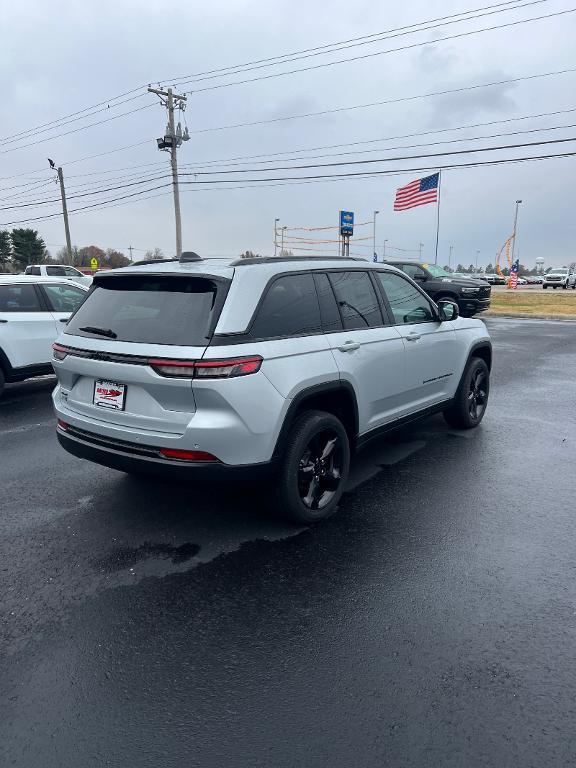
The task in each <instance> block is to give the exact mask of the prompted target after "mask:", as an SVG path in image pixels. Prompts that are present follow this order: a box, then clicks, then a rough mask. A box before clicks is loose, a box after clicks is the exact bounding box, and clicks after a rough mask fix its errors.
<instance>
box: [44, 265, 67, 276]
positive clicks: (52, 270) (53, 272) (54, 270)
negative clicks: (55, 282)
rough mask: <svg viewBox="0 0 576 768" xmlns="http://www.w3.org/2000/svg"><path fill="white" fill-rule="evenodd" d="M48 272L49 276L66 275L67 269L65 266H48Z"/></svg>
mask: <svg viewBox="0 0 576 768" xmlns="http://www.w3.org/2000/svg"><path fill="white" fill-rule="evenodd" d="M46 274H47V275H48V276H49V277H66V270H65V269H64V267H51V266H48V267H46Z"/></svg>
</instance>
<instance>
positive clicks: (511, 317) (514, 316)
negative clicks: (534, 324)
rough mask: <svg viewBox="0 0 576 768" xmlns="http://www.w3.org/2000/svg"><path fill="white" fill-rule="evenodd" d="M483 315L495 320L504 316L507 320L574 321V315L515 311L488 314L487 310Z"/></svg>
mask: <svg viewBox="0 0 576 768" xmlns="http://www.w3.org/2000/svg"><path fill="white" fill-rule="evenodd" d="M484 317H485V318H486V319H490V318H494V319H495V320H497V319H498V318H505V319H508V320H514V319H516V320H556V321H559V322H563V323H576V317H566V315H528V314H526V313H521V312H516V313H511V312H506V313H500V312H497V313H496V312H494V313H491V314H489V313H488V312H484Z"/></svg>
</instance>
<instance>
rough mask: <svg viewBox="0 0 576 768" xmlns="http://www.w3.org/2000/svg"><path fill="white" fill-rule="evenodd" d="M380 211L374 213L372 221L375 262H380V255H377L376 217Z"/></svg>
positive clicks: (373, 256)
mask: <svg viewBox="0 0 576 768" xmlns="http://www.w3.org/2000/svg"><path fill="white" fill-rule="evenodd" d="M379 213H380V211H374V217H373V219H372V258H373V260H374V261H378V255H377V253H376V216H377V215H378V214H379Z"/></svg>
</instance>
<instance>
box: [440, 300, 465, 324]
mask: <svg viewBox="0 0 576 768" xmlns="http://www.w3.org/2000/svg"><path fill="white" fill-rule="evenodd" d="M459 314H460V313H459V311H458V304H456V302H455V301H439V302H438V317H439V319H440V322H441V323H446V322H449V321H450V320H456V318H457V317H458V316H459Z"/></svg>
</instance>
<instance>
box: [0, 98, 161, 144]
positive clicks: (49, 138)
mask: <svg viewBox="0 0 576 768" xmlns="http://www.w3.org/2000/svg"><path fill="white" fill-rule="evenodd" d="M154 106H156V105H155V104H144V105H143V106H142V107H136V108H135V109H130V110H128V112H121V113H120V114H119V115H113V116H112V117H108V118H106V119H105V120H98V121H97V122H95V123H89V124H88V125H82V126H80V128H73V129H71V130H70V131H64V133H57V134H56V135H55V136H47V137H46V138H45V139H38V141H31V142H29V143H28V144H21V145H20V146H19V147H12V148H11V149H3V150H1V151H0V155H6V154H8V153H9V152H17V151H18V150H19V149H26V147H34V146H36V145H37V144H44V143H45V142H47V141H52V140H53V139H60V138H62V136H69V135H70V134H71V133H78V132H79V131H85V130H86V129H87V128H94V127H96V126H97V125H103V124H104V123H110V122H111V121H112V120H118V118H120V117H126V115H134V114H136V112H141V111H142V110H143V109H150V107H154Z"/></svg>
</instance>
